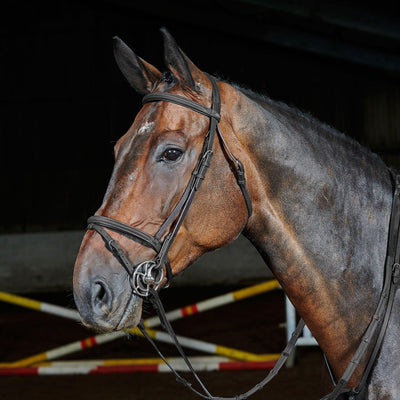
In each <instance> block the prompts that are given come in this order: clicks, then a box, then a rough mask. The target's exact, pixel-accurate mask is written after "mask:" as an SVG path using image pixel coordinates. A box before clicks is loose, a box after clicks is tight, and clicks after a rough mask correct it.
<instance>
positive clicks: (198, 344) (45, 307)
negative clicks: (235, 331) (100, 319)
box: [0, 280, 279, 367]
mask: <svg viewBox="0 0 400 400" xmlns="http://www.w3.org/2000/svg"><path fill="white" fill-rule="evenodd" d="M278 287H279V283H278V282H277V281H276V280H271V281H267V282H263V283H260V284H257V285H253V286H250V287H248V288H244V289H239V290H236V291H233V292H230V293H227V294H223V295H220V296H216V297H214V298H211V299H208V300H204V301H201V302H198V303H195V304H192V305H189V306H186V307H183V308H178V309H175V310H173V311H170V312H168V313H167V317H168V318H169V319H170V321H175V320H178V319H180V318H184V317H187V316H189V315H193V314H196V313H199V312H203V311H206V310H210V309H212V308H216V307H220V306H222V305H226V304H229V303H233V302H235V301H238V300H242V299H245V298H248V297H251V296H255V295H257V294H260V293H264V292H267V291H271V290H273V289H276V288H278ZM0 300H1V301H5V302H8V303H11V304H15V305H19V306H22V307H26V308H31V309H34V310H38V311H42V312H46V313H49V314H53V315H57V316H60V317H64V318H68V319H72V320H75V321H80V317H79V313H78V312H77V311H75V310H70V309H67V308H64V307H60V306H55V305H52V304H49V303H45V302H40V301H38V300H32V299H28V298H26V297H22V296H17V295H13V294H9V293H5V292H1V291H0ZM144 323H145V326H146V327H147V328H151V327H154V326H157V325H159V323H160V322H159V319H158V317H151V318H148V319H146V320H145V321H144ZM128 332H129V333H131V334H135V335H141V333H140V332H139V330H138V329H137V328H133V329H129V330H128ZM148 333H149V335H150V336H151V337H152V338H153V339H155V340H158V341H162V342H164V343H172V342H171V339H170V337H169V335H168V334H166V333H165V332H160V331H155V330H149V329H148ZM124 335H125V332H123V331H120V332H111V333H106V334H101V335H96V336H92V337H89V338H87V339H84V340H80V341H76V342H72V343H70V344H67V345H64V346H61V347H58V348H55V349H52V350H49V351H47V352H43V353H39V354H36V355H33V356H31V357H27V358H24V359H21V360H18V361H15V362H13V363H3V364H0V366H3V367H12V366H13V367H24V366H28V365H33V364H35V363H38V362H42V361H46V360H54V359H57V358H60V357H62V356H65V355H67V354H71V353H73V352H76V351H79V350H82V349H84V348H87V347H93V346H96V345H99V344H102V343H106V342H109V341H112V340H115V339H118V338H120V337H122V336H124ZM178 338H179V341H180V342H181V344H182V346H184V347H188V348H191V349H195V350H200V351H204V352H208V353H210V354H218V355H223V356H228V357H230V358H234V359H239V360H244V361H261V360H263V361H265V358H267V359H268V360H267V361H269V360H274V359H276V358H275V357H276V354H272V355H271V354H269V355H257V354H253V353H248V352H244V351H241V350H236V349H232V348H228V347H224V346H219V345H216V344H213V343H207V342H203V341H200V340H196V339H190V338H186V337H183V336H178ZM260 357H261V359H260Z"/></svg>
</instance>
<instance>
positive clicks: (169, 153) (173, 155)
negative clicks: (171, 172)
mask: <svg viewBox="0 0 400 400" xmlns="http://www.w3.org/2000/svg"><path fill="white" fill-rule="evenodd" d="M182 154H183V152H182V150H179V149H173V148H172V149H167V150H165V151H164V153H163V155H162V159H163V160H164V161H169V162H171V161H178V160H179V159H180V158H181V156H182Z"/></svg>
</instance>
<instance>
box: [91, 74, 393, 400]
mask: <svg viewBox="0 0 400 400" xmlns="http://www.w3.org/2000/svg"><path fill="white" fill-rule="evenodd" d="M207 77H208V78H209V80H210V81H211V84H212V106H211V108H208V107H205V106H203V105H201V104H199V103H196V102H194V101H192V100H189V99H187V98H185V97H183V96H179V95H175V94H171V93H150V94H147V95H146V96H144V98H143V101H142V102H143V104H146V103H150V102H158V101H167V102H171V103H175V104H177V105H179V106H182V107H186V108H189V109H191V110H193V111H196V112H197V113H200V114H202V115H205V116H207V117H208V118H209V119H210V124H209V130H208V133H207V135H206V137H205V139H204V143H203V147H202V150H201V152H200V155H199V157H198V160H197V163H196V165H195V167H194V169H193V171H192V175H191V177H190V180H189V182H188V184H187V186H186V189H185V190H184V193H183V195H182V197H181V198H180V200H179V201H178V203H177V204H176V206H175V207H174V209H173V210H172V212H171V214H170V215H169V216H168V218H167V219H166V220H165V221H164V223H163V224H162V225H161V227H160V228H159V230H158V231H157V233H156V234H155V235H154V236H152V235H150V234H148V233H146V232H144V231H142V230H140V229H137V228H134V227H131V226H130V225H128V224H125V223H123V222H120V221H117V220H115V219H112V218H108V217H104V216H99V215H95V216H92V217H90V218H89V219H88V227H87V229H93V230H95V231H96V232H97V233H98V234H99V235H100V236H101V237H102V238H103V240H104V242H105V245H106V248H107V249H108V250H109V251H110V252H112V254H113V255H114V256H115V257H116V259H117V260H118V261H119V262H120V264H121V265H122V267H123V268H124V269H125V270H126V272H127V273H128V276H129V279H130V284H131V287H132V294H131V296H133V295H137V296H139V297H142V298H148V299H149V300H150V302H151V303H152V305H153V307H154V309H155V310H156V312H157V314H158V316H159V318H160V321H161V324H162V326H163V328H164V329H165V330H166V331H167V332H168V333H169V335H170V336H171V338H172V340H173V342H174V344H175V346H176V348H177V350H178V352H179V353H180V355H181V356H182V358H183V359H184V361H185V362H186V364H187V366H188V368H189V370H190V371H191V372H192V374H193V376H194V377H195V379H196V380H197V382H198V383H199V385H200V387H201V389H202V392H203V393H202V392H200V391H199V390H196V389H194V388H193V387H192V384H191V383H189V382H188V381H187V380H186V379H184V378H182V377H181V376H180V375H179V374H178V372H177V371H175V370H174V368H173V367H172V366H171V365H170V364H169V363H168V361H167V360H166V359H165V357H164V356H163V355H162V354H161V352H160V351H159V350H158V348H157V346H156V344H155V343H154V341H153V340H152V339H151V338H150V337H149V335H148V334H147V332H146V329H145V327H144V325H143V322H142V321H141V322H140V324H139V329H140V330H141V332H142V334H143V335H144V336H145V337H146V338H147V340H148V341H149V342H150V343H151V344H152V346H153V347H154V348H155V350H156V351H157V353H158V354H159V356H160V357H161V358H162V359H163V360H164V362H165V363H166V364H167V366H168V367H169V368H170V370H171V371H172V372H173V373H174V374H175V376H176V378H177V380H178V381H179V382H180V383H182V384H183V385H185V386H187V387H188V388H189V389H190V390H192V391H193V392H195V393H196V394H197V395H199V396H200V397H203V398H206V399H210V400H245V399H247V398H248V397H249V396H251V395H252V394H254V393H255V392H257V391H259V390H260V389H262V388H263V387H264V386H265V385H266V384H267V383H268V382H270V381H271V380H272V378H274V377H275V376H276V375H277V373H278V372H279V370H280V369H281V367H282V366H283V365H284V364H285V362H286V360H287V358H288V357H289V355H290V353H291V351H292V350H293V349H294V347H295V345H296V342H297V339H298V338H299V336H300V335H301V333H302V331H303V328H304V326H305V323H304V321H303V320H302V319H301V320H300V321H299V323H298V325H297V327H296V329H295V331H294V332H293V334H292V337H291V339H290V340H289V342H288V343H287V345H286V347H285V349H284V350H283V352H282V353H281V356H280V358H279V359H278V361H277V363H276V364H275V366H274V368H273V369H272V370H271V371H270V372H269V374H268V375H267V376H266V377H265V378H264V380H262V381H261V382H260V383H258V384H257V385H255V386H254V387H253V388H252V389H250V390H249V391H247V392H246V393H243V394H241V395H237V396H235V397H229V398H228V397H214V396H212V395H211V394H210V393H209V392H208V390H207V389H206V387H205V386H204V384H203V383H202V381H201V380H200V378H199V377H198V376H197V374H196V372H195V371H194V369H193V367H192V365H191V363H190V361H189V359H188V357H187V356H186V354H185V353H184V351H183V349H182V347H181V345H180V344H179V341H178V339H177V337H176V335H175V332H174V331H173V329H172V326H171V324H170V322H169V321H168V319H167V317H166V313H165V310H164V308H163V305H162V303H161V300H160V298H159V295H158V289H159V288H160V286H161V283H162V281H163V279H164V266H165V270H166V278H167V280H168V284H169V283H170V282H171V280H172V278H173V274H172V270H171V266H170V263H169V261H168V251H169V249H170V247H171V245H172V243H173V241H174V239H175V237H176V235H177V233H178V230H179V228H180V226H181V224H182V222H183V220H184V218H185V216H186V214H187V212H188V210H189V207H190V205H191V204H192V201H193V199H194V196H195V194H196V192H197V190H198V189H199V188H200V186H201V183H202V181H203V180H204V177H205V174H206V172H207V169H208V167H209V165H210V162H211V158H212V155H213V151H212V147H213V143H214V139H215V136H216V135H218V138H219V141H220V143H221V145H222V146H223V148H224V150H225V152H226V154H227V155H228V157H229V161H230V163H231V164H232V165H233V167H234V174H235V176H236V180H237V183H238V186H239V188H240V190H241V191H242V194H243V197H244V200H245V203H246V207H247V211H248V215H249V217H250V216H251V213H252V206H251V200H250V196H249V193H248V190H247V186H246V179H245V172H244V167H243V164H242V163H241V162H240V161H239V160H238V159H237V158H236V157H235V156H234V155H233V154H232V153H231V151H230V150H229V148H228V146H227V144H226V142H225V140H224V138H223V136H222V134H221V131H220V130H219V127H218V123H219V121H220V118H221V115H220V109H221V99H220V93H219V88H218V84H217V82H216V79H215V78H214V77H212V76H210V75H207ZM394 180H395V192H394V199H393V203H392V211H391V218H390V226H389V239H388V249H387V256H386V262H385V270H384V283H383V289H382V292H381V295H380V299H379V302H378V306H377V308H376V311H375V314H374V315H373V318H372V320H371V322H370V324H369V326H368V328H367V330H366V332H365V334H364V335H363V337H362V339H361V341H360V345H359V347H358V348H357V350H356V352H355V354H354V356H353V358H352V360H351V361H350V363H349V365H348V366H347V368H346V370H345V372H344V374H343V375H342V377H341V378H340V380H339V381H338V382H337V383H336V382H335V381H333V383H334V385H335V388H334V390H333V391H332V392H331V393H329V394H328V395H326V396H325V397H323V398H322V399H321V400H335V399H338V398H339V396H342V395H344V396H346V397H347V398H348V399H349V400H351V399H356V398H357V397H359V396H363V394H364V391H365V388H366V383H367V381H368V378H369V376H370V373H371V370H372V367H373V365H374V363H375V361H376V357H377V355H378V353H379V350H380V348H381V345H382V342H383V339H384V336H385V333H386V329H387V325H388V322H389V317H390V314H391V310H392V306H393V303H394V297H395V293H396V291H397V289H398V287H399V285H400V235H399V226H400V178H399V176H398V175H397V176H395V178H394ZM104 228H106V229H108V230H111V231H114V232H117V233H119V234H121V235H124V236H126V237H127V238H129V239H131V240H134V241H136V242H138V243H140V244H142V245H144V246H146V247H149V248H151V249H153V250H154V251H155V252H156V256H155V257H154V258H153V259H152V260H147V261H144V262H141V263H140V264H138V265H136V266H134V265H132V263H131V261H130V260H129V258H128V257H127V256H126V255H125V252H124V251H123V250H122V248H121V247H120V246H119V244H118V243H117V242H116V241H115V240H114V239H113V238H112V236H111V235H110V234H109V233H108V232H107V231H106V230H105V229H104ZM168 228H170V232H169V233H168V234H166V235H165V233H166V232H167V230H168ZM163 237H164V238H163ZM375 337H376V339H375V342H374V344H373V342H372V340H373V339H374V338H375ZM372 344H373V350H372V353H371V355H370V358H369V361H368V363H367V366H366V368H365V369H364V373H363V376H362V378H361V381H360V384H359V385H358V386H357V387H356V388H352V389H349V388H346V386H347V383H348V382H349V380H350V378H351V376H352V375H353V373H354V371H355V370H356V368H357V367H358V366H359V364H360V362H361V360H362V359H363V357H364V355H365V354H366V353H367V350H368V348H369V346H370V345H372ZM327 365H328V368H329V369H330V367H329V364H328V363H327ZM341 398H342V397H341Z"/></svg>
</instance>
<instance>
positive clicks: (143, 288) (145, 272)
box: [130, 260, 164, 297]
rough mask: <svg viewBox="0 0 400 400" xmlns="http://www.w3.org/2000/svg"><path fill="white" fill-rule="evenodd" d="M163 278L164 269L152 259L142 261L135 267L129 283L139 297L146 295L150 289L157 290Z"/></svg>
mask: <svg viewBox="0 0 400 400" xmlns="http://www.w3.org/2000/svg"><path fill="white" fill-rule="evenodd" d="M163 278H164V269H163V268H162V267H160V266H159V264H158V263H157V262H156V261H154V260H150V261H144V262H142V263H140V264H139V265H138V266H137V267H135V269H134V271H133V274H132V276H131V277H130V283H131V287H132V290H133V291H134V292H135V293H136V294H137V295H138V296H140V297H147V296H148V295H149V292H150V289H154V290H157V289H158V288H159V286H160V285H161V282H162V280H163Z"/></svg>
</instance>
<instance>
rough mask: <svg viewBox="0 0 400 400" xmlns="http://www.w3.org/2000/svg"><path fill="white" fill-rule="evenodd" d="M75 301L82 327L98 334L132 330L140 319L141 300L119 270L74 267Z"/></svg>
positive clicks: (127, 278)
mask: <svg viewBox="0 0 400 400" xmlns="http://www.w3.org/2000/svg"><path fill="white" fill-rule="evenodd" d="M85 264H86V263H85ZM86 265H87V264H86ZM95 266H97V267H95ZM96 270H97V271H99V273H96V272H95V271H96ZM100 271H101V274H100ZM74 299H75V304H76V307H77V308H78V311H79V313H80V315H81V319H82V323H83V324H84V325H85V326H87V327H89V328H92V329H95V330H97V331H102V332H104V331H112V330H120V329H125V328H131V327H134V326H136V325H137V324H138V323H139V321H140V318H141V314H142V302H143V301H142V298H141V297H140V296H138V295H136V294H135V293H134V292H133V290H132V288H131V282H130V278H129V277H128V276H127V275H126V274H125V273H124V272H123V271H121V270H120V269H119V268H118V269H117V270H115V268H112V267H110V266H107V267H105V266H101V267H100V266H99V265H98V264H95V263H94V264H91V266H90V267H89V268H88V267H86V268H85V265H82V264H81V265H78V263H77V265H76V266H75V271H74Z"/></svg>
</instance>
